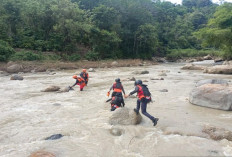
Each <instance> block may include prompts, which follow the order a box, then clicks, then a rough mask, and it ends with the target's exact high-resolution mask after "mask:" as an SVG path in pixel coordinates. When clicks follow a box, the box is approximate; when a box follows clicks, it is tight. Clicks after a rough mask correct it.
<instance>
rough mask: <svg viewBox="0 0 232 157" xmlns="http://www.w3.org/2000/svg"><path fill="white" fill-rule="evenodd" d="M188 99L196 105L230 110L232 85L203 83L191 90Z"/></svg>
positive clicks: (231, 106)
mask: <svg viewBox="0 0 232 157" xmlns="http://www.w3.org/2000/svg"><path fill="white" fill-rule="evenodd" d="M189 101H190V103H192V104H194V105H198V106H204V107H210V108H215V109H220V110H225V111H231V110H232V87H229V86H224V85H220V84H204V85H202V86H199V87H196V88H194V89H193V90H192V91H191V93H190V96H189Z"/></svg>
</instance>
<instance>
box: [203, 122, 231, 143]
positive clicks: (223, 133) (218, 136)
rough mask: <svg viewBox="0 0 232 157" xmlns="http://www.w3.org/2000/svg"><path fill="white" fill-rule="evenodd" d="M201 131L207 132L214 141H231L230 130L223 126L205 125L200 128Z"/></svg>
mask: <svg viewBox="0 0 232 157" xmlns="http://www.w3.org/2000/svg"><path fill="white" fill-rule="evenodd" d="M202 132H204V133H206V134H208V135H209V136H210V138H211V139H213V140H216V141H218V140H222V139H227V140H228V141H232V132H231V131H229V130H226V129H224V128H217V127H215V126H211V125H205V126H204V127H203V129H202Z"/></svg>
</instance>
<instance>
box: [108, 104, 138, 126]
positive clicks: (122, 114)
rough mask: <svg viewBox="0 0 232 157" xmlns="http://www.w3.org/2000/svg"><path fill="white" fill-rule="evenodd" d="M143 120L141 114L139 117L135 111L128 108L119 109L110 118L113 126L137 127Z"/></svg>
mask: <svg viewBox="0 0 232 157" xmlns="http://www.w3.org/2000/svg"><path fill="white" fill-rule="evenodd" d="M141 120H142V116H141V115H140V113H139V114H138V115H137V114H136V113H135V112H134V110H133V109H129V108H127V107H122V108H118V109H117V110H115V111H114V112H113V114H112V116H111V117H110V118H109V123H110V124H111V125H117V124H120V125H136V124H139V123H140V122H141Z"/></svg>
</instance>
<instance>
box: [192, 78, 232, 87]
mask: <svg viewBox="0 0 232 157" xmlns="http://www.w3.org/2000/svg"><path fill="white" fill-rule="evenodd" d="M204 84H221V85H225V86H228V85H229V84H228V81H226V80H220V79H207V80H200V81H198V82H197V83H196V87H199V86H202V85H204Z"/></svg>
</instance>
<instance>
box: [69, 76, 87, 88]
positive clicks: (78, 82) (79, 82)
mask: <svg viewBox="0 0 232 157" xmlns="http://www.w3.org/2000/svg"><path fill="white" fill-rule="evenodd" d="M73 78H74V79H76V82H75V83H74V84H73V85H72V86H71V87H74V86H75V85H79V86H80V91H83V89H84V87H85V80H84V79H83V78H81V77H77V75H74V76H73Z"/></svg>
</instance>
